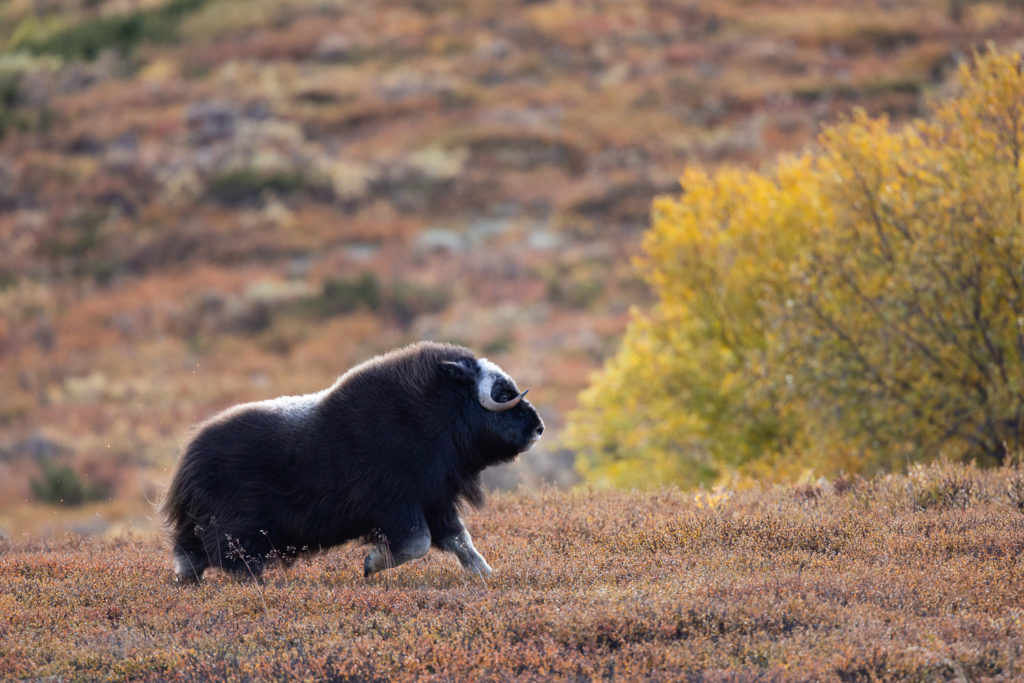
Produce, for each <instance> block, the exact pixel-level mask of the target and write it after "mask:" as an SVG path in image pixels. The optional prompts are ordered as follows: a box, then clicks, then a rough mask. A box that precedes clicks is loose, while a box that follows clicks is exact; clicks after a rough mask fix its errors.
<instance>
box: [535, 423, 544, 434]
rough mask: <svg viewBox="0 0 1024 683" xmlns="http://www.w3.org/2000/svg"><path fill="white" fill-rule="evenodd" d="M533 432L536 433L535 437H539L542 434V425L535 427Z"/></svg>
mask: <svg viewBox="0 0 1024 683" xmlns="http://www.w3.org/2000/svg"><path fill="white" fill-rule="evenodd" d="M535 431H536V433H537V436H540V435H541V434H543V433H544V425H542V424H539V425H537V429H536V430H535Z"/></svg>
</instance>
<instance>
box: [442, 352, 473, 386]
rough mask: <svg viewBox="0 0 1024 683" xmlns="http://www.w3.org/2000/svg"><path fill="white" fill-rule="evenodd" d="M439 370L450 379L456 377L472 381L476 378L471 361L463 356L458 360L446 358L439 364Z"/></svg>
mask: <svg viewBox="0 0 1024 683" xmlns="http://www.w3.org/2000/svg"><path fill="white" fill-rule="evenodd" d="M440 367H441V372H442V373H443V374H444V375H445V376H447V377H451V378H452V379H457V380H460V381H464V382H472V381H474V380H475V379H476V369H475V368H474V366H473V361H471V360H467V359H465V358H460V359H459V360H446V361H443V362H442V363H441V365H440Z"/></svg>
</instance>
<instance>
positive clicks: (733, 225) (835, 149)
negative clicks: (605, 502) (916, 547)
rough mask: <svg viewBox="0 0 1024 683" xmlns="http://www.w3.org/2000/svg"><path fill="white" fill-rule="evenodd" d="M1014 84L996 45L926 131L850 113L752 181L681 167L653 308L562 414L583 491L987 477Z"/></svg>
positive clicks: (1021, 144)
mask: <svg viewBox="0 0 1024 683" xmlns="http://www.w3.org/2000/svg"><path fill="white" fill-rule="evenodd" d="M1022 152H1024V74H1022V65H1021V59H1020V56H1019V55H1016V54H1013V55H1006V54H1000V53H998V52H997V51H995V50H990V51H989V52H987V53H985V54H982V55H978V56H976V58H975V60H974V63H973V65H972V66H971V67H967V66H965V67H963V68H962V70H961V73H960V89H959V93H958V94H957V96H956V97H954V98H953V99H951V100H949V101H947V102H946V103H944V104H942V105H940V106H938V107H937V108H936V109H935V111H934V113H933V115H932V116H931V117H930V119H929V120H927V121H917V122H915V123H913V124H912V125H909V126H907V127H905V128H903V129H902V130H893V129H892V128H891V126H890V125H889V123H888V122H887V121H886V120H884V119H872V118H869V117H868V116H867V115H865V114H863V113H860V112H858V113H855V114H854V115H852V116H851V117H850V119H849V120H847V121H845V122H843V123H841V124H840V125H837V126H834V127H832V128H829V129H827V130H826V131H825V132H824V133H823V134H822V135H821V137H820V140H819V144H818V146H817V147H816V148H815V149H814V150H813V151H811V152H808V153H807V154H805V155H803V156H801V157H798V158H786V159H782V160H780V161H779V162H777V163H776V164H775V165H774V166H773V167H771V168H769V169H767V170H764V171H762V172H754V171H743V170H736V169H724V170H719V171H716V172H714V173H708V172H705V171H702V170H696V169H693V170H689V171H687V172H686V174H685V175H684V176H683V178H682V186H683V193H682V195H681V196H679V197H675V198H661V199H658V200H657V201H656V202H655V204H654V209H653V222H652V227H651V229H650V231H649V232H648V234H647V235H646V237H645V242H644V253H645V255H644V257H643V258H642V259H641V260H640V267H641V268H642V270H643V272H644V274H645V276H646V278H647V280H648V282H649V283H650V285H651V286H652V288H653V289H654V291H655V293H656V294H657V298H658V301H657V303H656V304H655V305H654V307H653V308H652V310H649V311H645V312H639V311H638V312H636V313H635V314H634V319H633V321H632V322H631V324H630V326H629V329H628V331H627V333H626V335H625V338H624V339H623V342H622V346H621V348H620V350H619V351H618V353H617V354H616V355H615V356H614V357H612V358H610V359H609V360H608V361H607V363H606V364H605V366H604V368H603V369H602V370H601V371H600V372H599V373H597V374H596V375H595V377H594V378H593V381H592V383H591V386H590V387H589V388H588V389H587V390H586V391H584V393H583V394H582V395H581V397H580V405H579V408H578V409H577V410H576V411H575V412H574V414H573V415H572V416H571V419H570V425H569V428H568V430H567V433H566V441H567V445H569V446H570V447H572V448H574V449H575V450H576V451H577V453H578V454H579V455H578V460H577V464H578V467H579V469H580V470H581V472H582V473H583V474H584V475H585V476H586V477H587V478H588V479H590V480H591V481H594V482H597V483H607V484H616V485H626V486H633V485H641V486H642V485H647V484H656V483H661V482H675V483H679V484H682V485H684V486H686V485H697V484H702V483H710V482H714V481H717V480H721V479H723V478H729V477H735V476H741V477H758V478H761V477H769V478H787V477H792V476H796V475H799V474H801V473H805V472H807V471H813V472H816V473H821V474H827V473H831V472H837V471H840V470H843V471H846V472H866V471H874V470H877V469H884V468H894V467H899V466H901V465H903V464H904V463H906V462H908V461H911V460H919V459H928V458H932V457H935V456H937V455H940V454H941V455H944V456H945V457H948V458H951V459H969V458H976V459H979V460H980V461H982V462H992V463H996V462H1002V461H1003V460H1005V459H1006V457H1007V454H1008V453H1010V452H1013V451H1014V450H1015V449H1017V448H1019V447H1020V445H1021V439H1022V436H1024V197H1022V182H1024V160H1022Z"/></svg>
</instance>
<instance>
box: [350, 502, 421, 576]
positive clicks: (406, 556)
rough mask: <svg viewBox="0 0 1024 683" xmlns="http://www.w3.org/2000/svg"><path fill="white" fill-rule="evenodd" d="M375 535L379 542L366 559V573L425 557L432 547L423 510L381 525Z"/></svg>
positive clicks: (370, 573) (366, 574)
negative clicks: (395, 521) (400, 519)
mask: <svg viewBox="0 0 1024 683" xmlns="http://www.w3.org/2000/svg"><path fill="white" fill-rule="evenodd" d="M372 538H373V542H374V543H375V544H376V545H375V546H374V548H373V550H371V551H370V554H369V555H367V556H366V560H365V561H364V562H363V576H372V575H373V574H376V573H377V572H379V571H381V570H383V569H390V568H391V567H397V566H398V565H400V564H404V563H406V562H408V561H409V560H415V559H417V558H419V557H423V556H424V555H426V554H427V551H428V550H430V531H429V529H428V528H427V522H426V520H425V519H424V518H423V515H422V514H421V513H416V514H409V515H404V516H403V519H402V521H399V522H397V523H391V524H387V525H384V526H382V527H381V528H379V529H378V530H377V531H376V532H375V533H374V534H373V537H372Z"/></svg>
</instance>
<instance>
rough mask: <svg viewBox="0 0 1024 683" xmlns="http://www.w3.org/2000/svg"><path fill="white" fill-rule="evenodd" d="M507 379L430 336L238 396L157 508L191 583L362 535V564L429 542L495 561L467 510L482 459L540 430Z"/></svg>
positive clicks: (468, 564) (471, 560) (515, 450)
mask: <svg viewBox="0 0 1024 683" xmlns="http://www.w3.org/2000/svg"><path fill="white" fill-rule="evenodd" d="M525 394H526V392H525V391H522V392H521V391H519V389H518V388H517V387H516V384H515V382H514V381H512V378H511V377H509V376H508V375H507V374H506V373H505V372H504V371H502V369H501V368H499V367H498V366H497V365H495V364H494V363H491V362H489V361H488V360H487V359H486V358H476V357H474V356H473V354H472V353H471V352H470V351H469V350H468V349H465V348H463V347H460V346H451V345H447V344H437V343H432V342H424V343H420V344H414V345H412V346H407V347H405V348H401V349H396V350H394V351H391V352H389V353H387V354H384V355H382V356H378V357H376V358H373V359H371V360H369V361H366V362H365V363H362V364H361V365H357V366H356V367H354V368H352V369H351V370H349V371H348V372H346V373H345V374H344V375H342V376H341V378H340V379H338V381H337V382H335V383H334V385H333V386H331V387H329V388H327V389H325V390H323V391H320V392H318V393H315V394H307V395H305V396H284V397H281V398H276V399H272V400H268V401H260V402H258V403H246V404H243V405H238V406H235V407H233V408H229V409H228V410H225V411H224V412H222V413H220V414H218V415H215V416H214V417H213V418H211V419H210V420H209V421H207V422H205V423H204V424H202V425H201V426H200V427H199V429H198V430H197V431H196V433H195V435H194V436H193V437H192V439H191V440H190V441H189V443H188V444H187V446H186V447H185V450H184V453H183V455H182V456H181V460H180V462H179V464H178V468H177V471H176V472H175V474H174V478H173V480H172V482H171V485H170V488H169V489H168V491H167V497H166V500H165V501H164V503H163V509H162V512H163V514H164V515H165V517H166V519H167V523H168V526H169V528H170V535H171V540H172V542H173V556H174V570H175V574H176V576H177V579H178V580H179V581H182V582H194V581H199V580H200V579H201V578H202V575H203V571H204V570H205V569H206V568H207V567H209V566H217V567H221V568H222V569H225V570H227V571H229V572H232V573H234V574H236V575H241V576H252V577H254V578H258V577H259V576H260V574H261V573H262V571H263V569H264V567H265V565H266V564H267V563H268V561H270V560H279V561H282V562H284V563H285V564H289V563H291V562H292V561H293V560H294V559H295V558H296V557H297V556H298V555H300V554H303V553H306V552H315V551H318V550H322V549H326V548H330V547H331V546H335V545H338V544H340V543H344V542H345V541H349V540H353V539H362V540H363V541H365V542H368V543H371V544H372V545H373V548H372V549H371V551H370V553H369V554H368V555H367V556H366V561H365V562H364V563H363V571H364V575H365V576H369V575H371V574H373V573H375V572H378V571H380V570H382V569H386V568H388V567H393V566H397V565H400V564H402V563H404V562H408V561H409V560H412V559H415V558H417V557H422V556H423V555H425V554H426V553H427V550H428V549H429V548H430V546H431V545H434V546H436V547H438V548H440V549H441V550H446V551H448V552H451V553H453V554H454V555H455V556H456V557H457V558H458V559H459V562H460V563H461V564H462V566H463V568H465V569H466V570H467V571H470V572H474V573H477V574H482V575H487V574H489V573H490V571H491V568H490V566H489V565H488V564H487V561H486V560H484V558H483V557H482V556H481V555H480V553H478V552H477V551H476V549H475V548H474V547H473V541H472V539H471V538H470V535H469V532H468V531H466V528H465V526H463V524H462V520H461V519H460V518H459V508H460V504H461V503H463V502H466V503H469V504H472V505H475V506H479V505H480V504H481V503H482V502H483V491H482V489H481V486H480V472H481V471H482V470H483V469H484V468H485V467H487V466H489V465H494V464H497V463H501V462H506V461H509V460H513V459H514V458H515V457H516V456H517V455H518V454H519V453H522V452H524V451H526V450H529V449H530V448H531V447H532V446H533V444H534V443H536V441H537V439H539V438H540V435H541V433H542V432H543V431H544V424H543V422H542V421H541V419H540V417H539V416H538V415H537V412H536V411H535V410H534V409H533V407H532V406H531V405H530V403H529V402H528V401H526V400H525V399H524V398H523V396H524V395H525Z"/></svg>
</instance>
